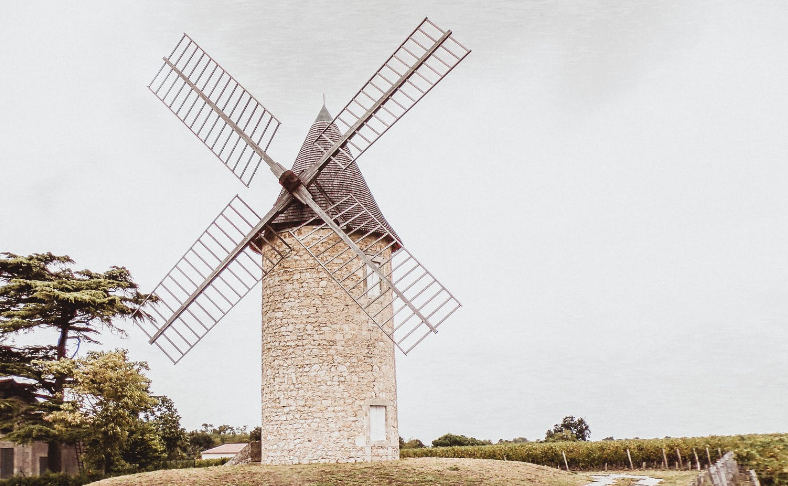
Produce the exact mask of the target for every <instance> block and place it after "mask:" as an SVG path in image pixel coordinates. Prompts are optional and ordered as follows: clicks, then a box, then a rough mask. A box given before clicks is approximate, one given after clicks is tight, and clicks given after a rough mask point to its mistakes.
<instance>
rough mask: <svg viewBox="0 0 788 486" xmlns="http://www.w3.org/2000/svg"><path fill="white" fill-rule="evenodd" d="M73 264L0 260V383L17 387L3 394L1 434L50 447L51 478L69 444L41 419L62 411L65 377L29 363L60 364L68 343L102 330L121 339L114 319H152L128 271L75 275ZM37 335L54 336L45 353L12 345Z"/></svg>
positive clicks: (55, 259) (43, 256) (52, 259)
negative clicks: (63, 448) (43, 371)
mask: <svg viewBox="0 0 788 486" xmlns="http://www.w3.org/2000/svg"><path fill="white" fill-rule="evenodd" d="M73 264H74V261H73V260H72V259H71V258H69V257H68V256H57V255H53V254H52V253H34V254H31V255H29V256H19V255H15V254H13V253H0V358H2V365H0V379H3V378H5V380H9V381H13V382H15V383H16V385H14V386H12V387H7V389H6V391H5V392H4V393H3V394H0V429H2V431H3V432H4V433H5V434H6V439H7V440H12V441H15V442H20V443H26V442H31V441H44V442H47V443H49V453H48V457H49V469H50V471H60V470H61V457H60V451H61V449H60V444H61V443H62V442H64V441H68V440H71V439H73V437H71V436H69V435H68V434H67V435H62V434H60V433H58V432H57V431H56V430H55V429H54V428H53V427H52V425H51V424H50V423H48V422H46V421H45V420H44V417H45V416H47V415H48V414H50V413H52V412H54V411H56V410H57V409H58V408H59V406H60V404H61V403H62V400H63V391H64V388H65V383H66V380H67V379H68V378H69V377H68V375H64V374H61V373H59V372H57V373H49V374H46V376H44V375H42V374H41V368H40V367H38V366H36V365H34V364H33V363H34V362H35V361H37V360H45V361H56V360H61V359H64V358H65V357H66V349H67V345H68V343H69V341H70V340H74V339H78V340H80V342H91V343H95V342H97V339H96V335H97V334H98V333H99V332H101V331H103V330H109V331H111V332H115V333H117V334H120V335H125V332H124V331H123V329H121V328H120V327H118V326H117V325H116V324H115V323H114V320H115V319H116V318H119V317H121V318H123V317H126V318H131V319H133V320H144V319H150V315H149V314H147V313H146V312H145V311H143V310H140V309H139V308H138V307H139V305H140V304H142V303H143V301H144V300H145V299H146V298H147V297H148V296H147V295H145V294H142V293H140V292H139V290H138V287H137V284H135V283H134V282H133V281H132V279H131V275H130V274H129V271H128V270H127V269H125V268H123V267H111V268H110V269H109V270H107V271H106V272H103V273H96V272H92V271H90V270H80V271H75V270H73V269H72V268H71V265H73ZM34 331H36V332H41V331H44V332H46V331H49V332H54V337H53V339H52V341H51V343H50V344H47V345H43V346H42V345H38V346H15V345H13V344H12V342H13V338H15V337H16V336H18V335H19V334H23V333H30V332H34ZM31 394H32V396H34V397H35V399H34V400H30V395H31Z"/></svg>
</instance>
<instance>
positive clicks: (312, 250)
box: [289, 195, 461, 355]
mask: <svg viewBox="0 0 788 486" xmlns="http://www.w3.org/2000/svg"><path fill="white" fill-rule="evenodd" d="M325 210H326V212H327V213H328V214H329V215H330V216H331V217H332V218H333V221H334V222H335V223H336V224H337V225H339V226H340V227H342V228H347V227H348V225H350V224H351V223H352V225H353V227H361V228H364V229H363V230H360V231H355V232H353V233H351V234H350V235H349V236H350V237H351V239H352V240H353V242H354V243H355V244H356V245H357V246H358V248H359V249H360V250H361V251H362V252H364V254H366V255H367V256H368V257H370V259H372V260H373V262H374V263H373V265H375V266H376V268H370V266H369V265H368V264H367V263H365V262H363V261H362V260H361V258H360V257H359V255H357V254H355V249H354V248H352V247H350V246H348V245H347V244H345V243H344V242H342V241H341V240H340V239H339V238H336V237H335V236H336V235H335V233H334V231H333V230H332V229H331V228H330V227H329V226H328V225H327V224H326V222H325V221H322V220H320V218H318V217H314V218H313V219H311V220H309V221H307V222H305V223H303V224H302V225H300V226H298V227H295V228H293V229H291V230H289V232H290V234H291V235H292V236H293V238H295V239H296V240H297V241H298V242H299V243H300V244H301V245H302V246H303V247H304V249H305V250H306V251H307V252H309V254H310V255H311V256H312V257H313V258H314V259H315V260H316V261H317V262H318V263H319V264H320V266H321V267H322V268H323V270H325V271H326V273H328V274H329V275H330V276H331V278H332V279H333V280H334V281H335V282H336V283H337V284H339V286H340V287H342V289H343V290H344V291H345V292H346V293H347V294H348V295H349V296H350V297H351V298H352V299H353V301H354V302H355V303H356V304H357V305H358V306H359V307H360V308H361V310H363V311H364V313H365V314H367V316H368V317H369V318H370V319H371V320H372V321H373V322H374V323H375V324H376V325H377V326H378V327H379V328H380V329H381V331H383V332H384V333H385V334H386V335H387V336H388V337H389V338H390V339H391V340H392V341H393V342H394V344H395V345H396V346H397V347H398V348H399V349H400V351H402V353H403V354H406V355H407V354H408V353H409V352H410V351H411V350H412V349H413V348H414V347H416V345H417V344H419V343H420V342H421V341H422V340H423V339H424V338H425V337H427V336H428V335H429V334H430V333H436V332H437V329H438V327H439V326H440V325H441V324H442V323H443V322H444V321H445V320H446V319H447V318H448V317H449V316H451V315H452V314H453V313H454V312H455V311H457V309H459V308H460V307H461V304H460V302H459V301H458V300H457V299H456V298H455V297H454V296H453V295H452V294H451V292H449V291H448V290H447V289H446V287H444V286H443V285H442V284H441V283H440V282H439V281H438V280H437V279H436V278H435V277H434V276H433V274H432V273H430V272H429V270H427V269H426V268H425V267H424V266H423V265H422V264H421V263H420V262H419V261H418V260H417V259H416V258H415V257H414V256H413V255H412V254H411V253H410V252H409V251H408V250H407V249H406V248H405V247H404V246H403V245H402V243H401V242H400V241H399V240H398V239H397V238H396V237H395V236H394V235H393V234H391V232H389V231H388V230H387V229H386V227H385V226H384V225H383V224H381V222H380V221H379V220H378V219H377V218H375V217H374V216H373V215H372V214H371V213H370V212H369V211H368V210H367V209H366V208H365V207H364V206H363V205H362V204H361V203H360V202H359V201H358V199H356V198H355V197H354V196H353V195H349V196H347V197H345V198H343V199H341V200H340V201H338V202H336V203H335V204H333V205H331V206H330V207H328V208H325ZM347 214H352V215H353V216H351V217H346V216H345V215H347ZM332 236H334V237H335V238H334V241H333V242H332V243H331V244H330V245H329V246H328V247H325V248H324V247H323V245H322V244H323V243H324V242H325V241H326V240H328V239H329V238H331V237H332ZM369 237H372V241H368V240H366V239H367V238H369ZM337 246H338V247H339V251H338V252H337V251H335V250H334V248H335V247H337ZM347 252H350V253H349V255H350V256H349V258H347V259H345V258H343V255H345V254H346V253H347ZM387 252H391V253H390V256H388V258H385V256H384V255H386V254H387ZM335 260H336V261H337V262H338V263H339V264H338V265H336V264H333V263H334V261H335ZM340 262H341V263H340ZM378 272H380V273H381V274H382V277H383V278H374V279H370V276H371V275H372V274H373V273H374V274H378ZM371 282H374V284H373V285H370V283H371ZM376 287H377V288H376ZM392 287H395V288H396V289H397V290H398V292H395V291H394V290H393V289H392ZM389 303H390V304H391V307H389V306H388V304H389ZM389 309H391V311H392V312H389Z"/></svg>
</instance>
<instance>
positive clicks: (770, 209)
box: [0, 0, 788, 442]
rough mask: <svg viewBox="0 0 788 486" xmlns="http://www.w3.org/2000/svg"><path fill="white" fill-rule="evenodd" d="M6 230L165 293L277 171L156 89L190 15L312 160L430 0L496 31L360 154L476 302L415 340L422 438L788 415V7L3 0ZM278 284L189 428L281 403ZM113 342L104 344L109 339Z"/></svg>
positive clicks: (134, 333) (0, 42)
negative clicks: (268, 386) (321, 120)
mask: <svg viewBox="0 0 788 486" xmlns="http://www.w3.org/2000/svg"><path fill="white" fill-rule="evenodd" d="M0 7H2V8H1V10H0V12H2V15H0V73H1V74H2V75H1V76H0V187H1V189H0V251H11V252H14V253H20V254H28V253H32V252H44V251H52V252H54V253H58V254H68V255H70V256H71V257H72V258H74V259H75V260H76V261H77V267H79V268H90V269H92V270H96V271H100V270H104V269H106V268H107V267H108V266H110V265H123V266H126V267H128V268H129V269H130V270H131V271H132V274H133V276H134V277H135V279H136V280H137V281H138V282H139V283H140V284H141V286H142V288H143V290H146V291H150V290H152V289H153V287H154V286H155V285H156V283H157V282H158V281H159V280H160V279H161V277H163V276H164V275H165V274H166V272H167V271H168V270H169V269H170V268H171V266H172V265H173V264H174V263H175V262H176V260H177V259H178V258H179V257H180V256H181V254H182V253H183V251H185V250H186V249H187V248H188V247H189V245H191V243H192V242H193V241H194V239H195V238H196V237H197V236H198V235H199V234H200V233H201V232H202V230H203V229H204V228H205V227H206V226H207V225H208V224H209V223H210V221H211V220H212V219H213V217H214V216H215V215H216V213H218V212H219V211H220V210H221V208H222V207H224V205H225V204H226V203H227V201H228V200H229V199H230V198H231V197H232V196H233V195H235V194H240V195H241V197H242V198H244V199H245V200H247V201H248V202H249V203H251V204H253V205H254V206H255V207H256V208H258V209H259V210H260V212H265V211H266V210H267V209H268V208H269V207H270V205H271V204H272V203H273V201H274V199H275V198H276V195H277V193H278V190H279V189H278V185H277V183H276V181H275V180H274V178H273V177H271V175H270V173H269V172H268V171H266V170H264V169H261V170H260V171H259V172H258V175H257V178H256V179H255V181H254V182H253V184H252V186H251V188H250V189H246V188H244V187H243V186H242V185H241V184H240V183H239V182H238V181H237V180H236V179H235V178H234V176H233V175H232V174H231V173H230V172H229V171H228V170H227V169H226V168H224V167H223V166H222V165H221V164H220V162H219V161H218V160H217V159H216V158H215V157H214V156H213V155H212V154H211V153H210V152H209V151H208V150H207V149H206V148H205V147H204V146H203V145H202V143H200V142H199V141H198V140H197V139H196V138H195V137H194V136H193V135H192V134H191V133H190V132H189V131H188V130H187V129H186V128H185V127H184V126H183V125H182V124H181V123H180V122H179V121H178V120H177V119H176V118H175V117H174V116H173V115H172V114H171V113H170V112H169V111H168V110H167V109H166V108H165V107H164V106H163V105H162V104H161V103H160V102H159V101H158V100H157V99H156V98H155V97H154V96H153V95H152V94H151V93H150V92H149V91H148V90H147V88H146V86H147V84H148V83H149V82H150V80H151V79H152V78H153V76H154V74H155V73H156V71H157V70H158V68H159V66H160V64H161V57H162V56H164V55H167V54H169V52H170V50H171V49H172V48H173V46H174V45H175V43H176V42H177V41H178V39H179V38H180V36H181V34H182V33H183V32H187V33H189V34H190V35H191V36H192V37H193V38H194V39H195V40H196V41H197V42H198V43H200V45H201V46H202V47H203V48H204V49H205V50H206V51H207V52H208V53H210V54H211V55H212V56H213V57H214V58H215V59H216V60H218V62H219V63H220V64H222V65H223V67H224V68H225V69H227V70H228V71H229V72H230V73H232V74H233V76H235V77H236V78H237V79H238V80H239V81H240V82H241V83H242V84H243V85H244V86H245V87H246V88H247V89H249V90H250V91H251V92H252V93H253V94H254V95H255V96H256V97H257V98H258V99H259V100H260V101H261V102H262V103H263V104H264V105H265V106H266V107H267V108H268V109H269V110H271V111H272V112H273V113H274V114H275V115H276V116H277V117H278V118H279V119H280V120H281V121H282V122H283V125H282V127H281V128H280V131H279V134H278V135H277V137H276V139H275V140H274V141H273V143H272V145H271V149H270V152H269V153H270V154H271V155H272V156H273V157H274V158H275V159H276V160H278V161H280V162H281V163H282V164H283V165H288V166H289V165H290V164H291V163H292V160H293V159H294V158H295V155H296V153H297V151H298V148H299V147H300V144H301V142H302V141H303V138H304V136H305V135H306V132H307V130H308V128H309V125H310V123H311V122H312V120H313V119H314V118H315V116H316V115H317V112H318V111H319V109H320V106H321V103H322V95H323V93H325V95H326V99H327V106H328V109H329V111H331V112H332V113H333V114H336V113H337V112H338V111H339V110H340V109H341V108H342V106H344V104H345V103H346V101H347V100H348V99H349V98H350V97H351V96H352V95H353V94H354V93H355V91H356V90H358V89H359V88H360V87H361V85H362V84H363V83H364V81H366V80H367V78H368V77H369V76H370V75H371V74H372V73H373V72H374V70H375V69H376V68H377V67H378V66H379V65H380V63H382V62H383V61H384V60H385V59H386V58H387V57H388V56H389V54H390V53H391V52H392V51H393V49H394V48H395V47H396V46H397V45H398V44H399V43H400V42H401V41H402V40H403V39H404V38H405V36H406V35H407V34H408V33H409V32H410V31H411V30H412V29H413V28H414V27H415V26H416V25H417V24H418V23H419V22H420V21H421V20H422V19H423V17H425V16H429V17H430V18H431V19H432V20H433V21H434V22H436V23H437V24H438V25H440V26H441V27H444V28H449V29H452V30H453V31H454V34H455V36H456V38H457V39H458V40H460V41H461V42H463V43H464V44H465V45H467V46H468V47H469V48H471V49H473V52H472V53H471V55H470V56H469V57H468V58H467V59H466V60H465V61H464V62H463V63H462V64H460V66H458V67H457V69H455V71H454V72H452V73H451V74H450V75H449V76H448V77H447V78H446V79H445V80H444V81H443V82H442V83H441V84H440V85H439V86H437V87H436V88H435V89H434V90H433V91H432V92H431V93H430V94H429V95H428V96H427V97H426V98H425V99H424V100H423V101H422V102H421V103H419V105H418V106H416V108H414V109H413V110H412V111H411V112H410V113H408V114H407V115H406V117H405V118H404V119H403V120H402V121H401V122H400V123H399V124H397V125H396V126H395V127H394V128H392V130H390V131H389V133H387V134H386V135H385V136H384V137H383V138H382V139H381V140H380V141H379V142H378V143H377V144H376V145H375V146H374V147H373V148H372V149H370V150H369V151H368V152H367V153H366V154H364V155H363V157H362V158H361V159H360V166H361V169H362V171H363V172H364V174H365V176H366V178H367V181H368V183H369V185H370V187H371V188H372V191H373V193H374V194H375V196H376V198H377V200H378V203H379V205H380V207H381V209H382V211H383V213H384V214H385V215H386V217H387V219H388V220H389V222H390V223H391V224H392V226H393V227H394V228H395V229H396V230H397V232H398V233H399V235H400V236H401V237H402V238H403V240H404V242H405V244H406V245H407V246H408V247H409V249H410V250H411V251H412V252H413V253H414V254H415V255H416V256H417V257H418V258H419V259H420V260H421V261H422V262H423V263H424V264H425V265H426V266H427V267H428V268H430V270H432V272H433V273H435V274H436V275H437V276H438V277H439V278H440V279H441V280H442V281H443V283H444V284H445V285H446V286H447V287H449V288H450V289H451V290H452V291H453V292H454V293H455V294H456V296H457V297H458V298H459V299H460V300H461V301H462V303H463V304H464V307H463V309H462V310H461V311H460V312H459V313H457V314H456V315H455V317H454V318H453V319H452V320H451V321H449V322H448V323H447V324H445V328H444V330H443V331H442V332H440V333H439V334H438V335H437V336H433V337H430V338H429V339H428V340H426V341H425V342H423V343H422V344H421V345H420V346H419V347H418V348H417V349H416V350H415V351H414V352H412V353H411V355H409V356H407V357H402V356H398V362H397V371H398V386H399V388H398V389H399V423H400V433H401V435H402V436H404V437H406V438H409V437H418V438H420V439H422V440H424V441H425V442H427V441H429V440H432V439H434V438H435V437H437V436H439V435H441V434H443V433H445V432H449V431H451V432H453V433H461V434H466V435H473V436H476V437H480V438H489V439H493V440H497V439H499V438H507V437H515V436H525V437H528V438H531V439H537V438H540V437H543V435H544V432H545V430H546V429H548V428H549V427H550V426H552V424H554V423H555V422H557V421H559V420H560V419H561V417H563V416H564V415H569V414H573V415H576V416H582V417H585V418H586V419H587V420H588V422H589V423H590V425H591V429H592V438H595V439H601V438H603V437H606V436H611V435H612V436H614V437H617V438H619V437H634V436H639V437H662V436H666V435H670V436H683V435H705V434H733V433H748V432H776V431H781V432H788V299H786V293H787V292H788V191H787V190H786V183H787V182H788V167H786V162H787V161H786V155H788V137H786V134H787V133H788V118H787V117H788V115H787V114H788V94H786V86H788V66H787V64H786V61H787V60H788V58H787V57H786V52H788V51H787V50H786V48H787V47H788V28H787V27H786V26H788V3H786V2H784V1H781V0H774V1H771V2H768V1H747V2H741V1H727V2H726V1H719V2H713V1H664V2H652V1H625V0H618V1H601V0H600V1H580V0H569V1H558V0H539V1H536V0H533V1H509V2H506V1H488V2H475V1H452V2H447V1H441V0H418V1H406V2H379V1H368V0H356V1H352V2H345V1H336V0H332V1H315V2H294V1H276V2H268V1H251V0H236V1H233V2H226V3H220V2H185V1H173V2H161V1H142V0H134V1H123V2H117V1H116V2H106V1H79V2H76V1H58V2H16V1H9V0H0ZM259 294H260V292H259V287H258V288H257V289H256V290H255V291H254V293H253V295H250V296H249V297H247V299H246V300H245V301H244V302H243V303H242V305H240V306H239V307H238V308H236V309H235V310H234V311H233V312H232V313H231V314H230V315H228V316H227V318H225V320H224V321H223V322H221V323H220V324H219V326H218V327H217V328H216V329H215V330H214V331H212V332H211V333H210V334H209V336H208V337H207V338H206V339H205V340H204V341H203V342H202V343H201V344H200V345H198V346H197V348H195V349H194V350H193V351H192V352H191V353H190V354H189V355H187V356H186V358H185V359H184V360H183V361H182V362H181V363H180V364H178V365H177V366H172V365H171V364H170V363H169V361H168V360H167V359H166V358H165V357H164V356H163V355H161V354H160V353H159V352H158V350H157V349H155V348H151V347H150V346H149V345H148V344H147V342H146V339H145V338H144V336H143V334H142V333H141V332H140V331H139V330H136V329H133V330H131V332H130V338H129V339H127V340H122V341H121V340H119V339H115V338H112V337H108V338H106V339H105V345H106V346H108V347H117V346H121V347H124V348H128V349H129V350H130V353H131V356H132V357H133V358H134V359H138V360H147V361H148V362H149V363H150V367H151V370H150V373H149V375H150V377H151V378H152V380H153V387H154V390H155V392H157V393H161V394H166V395H169V396H170V397H172V398H173V400H174V401H175V403H176V405H177V407H178V409H179V411H180V412H181V414H182V415H183V424H184V425H185V426H186V427H187V428H190V429H191V428H197V427H199V426H200V424H202V423H203V422H207V423H213V424H217V425H218V424H222V423H227V424H233V425H243V424H246V425H249V426H250V427H253V426H255V425H257V424H259V415H260V399H259V388H260V366H259V361H260V311H259V309H260V295H259ZM82 351H84V349H83V350H81V352H82Z"/></svg>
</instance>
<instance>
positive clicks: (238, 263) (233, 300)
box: [140, 196, 291, 363]
mask: <svg viewBox="0 0 788 486" xmlns="http://www.w3.org/2000/svg"><path fill="white" fill-rule="evenodd" d="M258 221H260V217H259V216H258V215H257V213H255V211H254V210H253V209H252V208H251V207H249V205H248V204H246V203H245V202H244V201H243V200H242V199H241V198H240V197H239V196H235V197H234V198H232V199H231V200H230V202H229V203H228V204H227V206H225V208H224V209H223V210H222V211H221V212H220V213H219V215H218V216H217V217H216V218H215V219H214V220H213V222H211V224H210V225H209V226H208V228H207V229H206V230H205V231H204V232H203V233H202V234H201V235H200V237H199V238H197V241H195V242H194V244H193V245H192V246H191V247H190V248H189V249H188V250H187V251H186V253H185V254H184V255H183V256H182V257H181V259H180V260H178V263H176V264H175V266H174V267H173V268H172V270H170V272H169V273H168V274H167V276H166V277H164V279H162V281H161V282H160V283H159V285H157V286H156V288H155V289H153V292H152V294H153V295H155V296H156V299H155V302H152V303H151V309H152V315H153V316H154V318H155V321H154V322H144V323H142V324H141V325H140V327H141V328H142V330H143V331H144V332H145V334H147V335H148V337H149V338H150V342H151V344H156V346H158V347H159V349H161V350H162V352H163V353H164V354H165V355H167V357H168V358H170V360H171V361H172V362H173V363H177V362H178V361H180V360H181V358H183V356H184V355H186V353H188V352H189V351H190V350H191V349H192V348H193V347H194V346H195V345H196V344H197V343H198V342H200V340H201V339H202V338H203V337H205V335H206V334H208V332H209V331H210V330H211V329H213V327H214V326H215V325H216V324H217V323H218V322H219V321H220V320H221V319H222V317H224V316H225V315H226V314H227V313H228V312H229V311H230V310H231V309H232V308H233V307H235V305H236V304H237V303H238V302H239V301H240V300H241V299H242V298H243V297H244V296H246V294H247V293H249V291H250V290H252V289H253V288H254V287H255V286H256V285H257V283H258V282H260V280H261V279H262V278H263V276H264V275H265V274H267V273H268V272H270V271H271V270H272V269H273V268H274V267H276V265H278V264H279V262H281V261H282V260H283V259H284V258H286V257H287V256H288V255H289V254H290V252H291V248H290V245H288V244H287V243H286V242H285V241H284V240H283V239H282V238H281V237H279V235H277V234H276V233H275V232H273V231H269V232H267V234H268V235H270V236H269V237H266V234H265V233H266V232H264V233H261V234H260V235H259V238H261V240H260V241H261V242H264V244H265V245H267V246H269V247H270V248H271V249H272V250H273V251H270V252H265V255H264V256H263V257H261V256H260V254H261V253H262V252H261V251H260V246H261V245H260V244H258V243H256V242H252V243H250V244H249V245H247V246H246V247H245V248H244V249H243V251H242V252H241V253H240V254H239V255H238V256H237V257H236V258H234V259H232V260H231V261H230V262H229V263H228V264H227V265H226V266H225V267H224V268H223V269H221V271H219V272H218V273H217V274H216V275H215V276H214V278H213V279H210V276H211V274H212V273H214V271H216V270H217V269H219V268H220V267H221V265H222V262H223V261H224V260H225V258H226V257H227V255H229V254H230V251H231V250H232V249H233V248H235V247H236V246H237V245H238V243H240V242H241V241H242V240H243V239H244V237H245V236H246V235H247V234H248V232H249V231H250V230H251V229H252V228H254V227H255V225H256V224H257V222H258ZM201 282H202V283H203V284H205V283H207V285H206V286H205V288H204V289H203V290H202V291H201V292H200V294H199V296H198V297H197V298H196V299H194V300H192V301H191V302H189V303H188V304H186V306H185V307H183V306H184V303H185V302H186V301H187V299H188V297H189V296H190V295H191V294H192V293H194V292H195V291H196V290H197V289H198V288H199V287H200V286H201V284H200V283H201ZM143 305H145V304H143ZM182 307H183V308H182ZM179 311H180V312H179ZM173 316H175V318H174V319H173Z"/></svg>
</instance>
